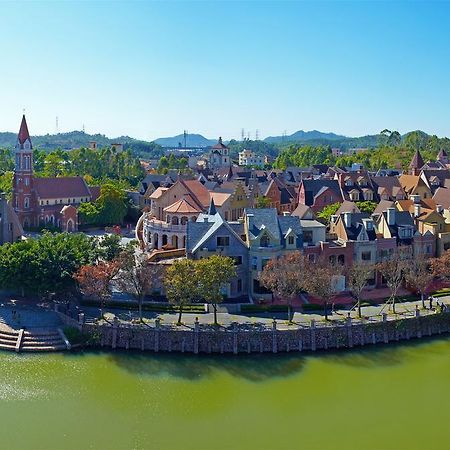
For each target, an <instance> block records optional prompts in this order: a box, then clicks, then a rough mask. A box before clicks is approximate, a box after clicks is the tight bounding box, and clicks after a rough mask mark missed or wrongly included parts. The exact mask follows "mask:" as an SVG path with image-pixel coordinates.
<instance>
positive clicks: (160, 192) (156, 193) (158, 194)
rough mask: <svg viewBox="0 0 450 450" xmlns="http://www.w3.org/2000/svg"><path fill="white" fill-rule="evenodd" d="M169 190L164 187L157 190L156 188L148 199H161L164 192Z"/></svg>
mask: <svg viewBox="0 0 450 450" xmlns="http://www.w3.org/2000/svg"><path fill="white" fill-rule="evenodd" d="M168 189H169V188H166V187H159V188H156V189H155V190H154V191H153V192H152V193H151V194H150V196H149V198H155V199H156V198H159V197H161V195H163V194H164V192H166V191H167V190H168Z"/></svg>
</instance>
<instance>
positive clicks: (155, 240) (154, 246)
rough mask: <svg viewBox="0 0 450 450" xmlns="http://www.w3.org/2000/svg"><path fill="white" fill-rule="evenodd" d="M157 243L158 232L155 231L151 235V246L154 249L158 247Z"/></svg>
mask: <svg viewBox="0 0 450 450" xmlns="http://www.w3.org/2000/svg"><path fill="white" fill-rule="evenodd" d="M158 244H159V242H158V233H155V234H154V235H153V239H152V245H153V248H156V249H157V248H159V247H158Z"/></svg>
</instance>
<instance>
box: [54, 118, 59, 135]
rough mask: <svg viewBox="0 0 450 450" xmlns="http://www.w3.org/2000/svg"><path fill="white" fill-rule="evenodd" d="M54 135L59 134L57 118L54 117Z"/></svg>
mask: <svg viewBox="0 0 450 450" xmlns="http://www.w3.org/2000/svg"><path fill="white" fill-rule="evenodd" d="M55 134H59V126H58V116H56V124H55Z"/></svg>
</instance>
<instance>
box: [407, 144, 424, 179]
mask: <svg viewBox="0 0 450 450" xmlns="http://www.w3.org/2000/svg"><path fill="white" fill-rule="evenodd" d="M424 165H425V163H424V162H423V158H422V155H421V154H420V152H419V150H416V152H415V153H414V156H413V159H412V160H411V163H410V165H409V169H410V173H411V175H419V173H420V169H421V168H422V167H423V166H424Z"/></svg>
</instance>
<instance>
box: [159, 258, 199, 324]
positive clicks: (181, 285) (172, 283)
mask: <svg viewBox="0 0 450 450" xmlns="http://www.w3.org/2000/svg"><path fill="white" fill-rule="evenodd" d="M197 264H198V263H197V262H196V261H193V260H191V259H181V260H176V261H175V262H174V263H173V264H172V265H171V266H170V267H169V268H168V269H167V274H166V277H165V280H164V284H165V286H166V295H167V299H168V300H169V302H170V303H172V304H173V305H176V306H178V308H179V316H178V322H177V324H178V325H181V324H182V322H181V315H182V313H183V307H184V306H185V305H188V304H190V303H193V302H195V301H196V300H197V299H198V297H199V282H198V272H197Z"/></svg>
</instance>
